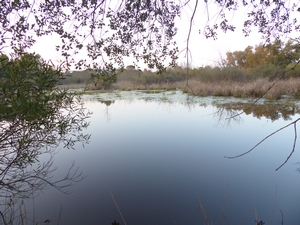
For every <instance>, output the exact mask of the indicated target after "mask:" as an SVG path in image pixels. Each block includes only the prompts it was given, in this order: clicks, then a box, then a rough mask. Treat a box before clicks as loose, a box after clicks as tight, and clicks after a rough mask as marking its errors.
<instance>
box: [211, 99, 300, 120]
mask: <svg viewBox="0 0 300 225" xmlns="http://www.w3.org/2000/svg"><path fill="white" fill-rule="evenodd" d="M215 106H216V107H217V108H218V110H223V114H224V113H225V112H226V114H228V116H227V118H233V117H234V116H235V115H237V114H239V113H240V112H244V113H245V114H246V115H250V114H252V115H253V116H254V117H257V118H262V117H266V118H268V119H271V120H272V121H275V120H278V119H280V118H283V119H284V120H291V119H292V118H291V116H293V115H295V114H297V113H300V110H299V107H298V106H297V105H295V104H269V103H267V104H254V105H253V104H249V103H240V102H231V103H224V104H215ZM223 116H224V115H223Z"/></svg>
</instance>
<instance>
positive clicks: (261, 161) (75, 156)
mask: <svg viewBox="0 0 300 225" xmlns="http://www.w3.org/2000/svg"><path fill="white" fill-rule="evenodd" d="M83 99H84V101H85V106H86V107H87V108H88V109H89V110H90V111H91V112H92V113H93V114H92V116H91V118H90V126H89V128H88V130H87V133H91V134H92V136H91V140H90V144H88V145H86V146H84V147H83V146H81V145H78V146H76V149H75V150H67V149H62V150H61V151H60V152H59V153H58V154H57V155H56V156H55V166H57V167H58V169H57V171H56V172H55V173H54V174H53V175H54V178H55V177H60V176H63V174H64V173H65V172H66V171H67V170H68V168H69V167H70V165H71V163H72V161H74V162H75V164H76V166H78V167H79V168H80V171H82V172H83V174H85V175H87V177H86V178H85V179H84V180H83V181H81V182H79V183H76V184H75V185H73V186H71V187H70V188H69V189H70V190H71V191H72V194H71V195H65V194H62V193H60V192H59V191H57V190H54V189H51V188H50V189H48V190H45V191H44V192H43V193H42V194H41V195H40V196H39V197H37V198H35V199H34V201H29V202H28V205H27V211H28V213H29V214H30V213H32V208H34V209H35V210H34V217H35V220H36V221H40V222H42V223H44V221H45V220H49V221H50V222H51V224H62V225H68V224H75V225H77V224H78V225H81V224H89V225H93V224H95V225H97V224H99V225H110V224H111V223H112V222H113V221H114V220H116V221H117V222H119V223H120V224H122V225H123V224H125V222H126V224H127V225H141V224H146V225H152V224H153V225H157V224H161V225H166V224H177V225H186V224H189V225H194V224H231V225H236V224H246V225H248V224H249V225H251V224H253V225H254V224H255V220H256V219H257V220H258V221H263V222H265V223H266V224H274V225H275V224H280V223H282V221H283V222H284V224H289V225H293V224H295V225H297V224H300V194H299V190H300V174H299V173H298V172H297V169H298V168H299V167H300V165H297V164H296V163H297V162H298V161H300V157H299V156H300V154H299V145H297V147H296V149H295V153H294V154H293V155H292V156H291V158H290V160H289V161H288V162H287V163H286V164H285V165H284V166H283V167H282V168H281V169H279V170H278V171H275V169H276V168H277V167H278V166H280V165H281V164H282V163H283V162H284V161H285V159H286V158H287V157H288V155H289V154H290V152H291V149H292V146H293V141H294V127H293V126H291V127H288V128H287V129H284V130H282V131H280V132H279V133H277V134H275V135H274V136H272V137H270V138H269V139H267V140H266V141H264V142H263V143H262V144H261V145H259V146H258V147H257V148H255V149H254V150H253V151H252V152H250V153H249V154H247V155H244V156H242V157H239V158H236V159H227V158H224V156H234V155H238V154H241V153H243V152H245V151H247V150H249V149H251V148H252V147H253V146H254V145H255V144H257V143H258V142H259V141H260V140H261V139H263V138H264V137H265V136H267V135H268V134H270V133H272V132H274V131H275V130H277V129H279V128H280V127H282V126H285V125H286V124H288V123H290V122H292V121H293V119H296V118H298V117H299V114H297V107H296V106H295V105H293V106H291V107H289V109H290V110H287V111H289V112H290V111H292V112H293V113H290V114H289V115H288V116H286V115H284V116H283V114H282V115H281V114H280V113H282V112H281V111H280V109H283V108H284V107H283V106H279V108H278V107H277V108H276V107H275V108H274V109H273V111H272V112H271V114H270V115H273V117H272V116H270V115H264V114H263V113H261V114H259V115H260V116H257V113H256V114H255V113H254V111H253V112H252V111H251V110H250V111H249V110H248V111H247V112H248V113H243V114H241V115H240V116H237V117H234V118H232V119H228V117H230V116H231V115H233V114H236V113H239V112H242V111H243V109H242V108H241V107H240V106H241V104H246V102H245V100H244V102H242V100H236V99H232V98H212V97H207V98H191V97H187V95H184V94H182V93H181V92H177V91H176V92H163V93H142V92H114V93H109V94H107V93H106V94H105V93H102V94H101V93H99V94H92V95H84V96H83ZM260 103H261V102H260ZM237 104H239V107H235V110H232V109H230V107H228V106H230V105H232V106H236V105H237ZM276 104H279V103H278V102H276ZM222 106H224V107H222ZM293 107H294V108H293ZM248 109H249V108H248ZM245 111H246V110H245ZM274 114H275V115H277V117H276V118H275V119H274ZM283 117H284V118H283ZM122 217H123V218H122ZM206 219H207V221H208V222H207V223H206V222H205V221H206Z"/></svg>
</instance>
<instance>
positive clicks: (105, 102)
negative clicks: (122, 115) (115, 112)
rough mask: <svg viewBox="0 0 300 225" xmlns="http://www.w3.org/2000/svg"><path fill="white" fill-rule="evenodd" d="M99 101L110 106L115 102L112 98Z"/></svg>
mask: <svg viewBox="0 0 300 225" xmlns="http://www.w3.org/2000/svg"><path fill="white" fill-rule="evenodd" d="M99 102H100V103H102V104H105V105H106V106H110V105H111V104H113V103H115V101H114V100H99Z"/></svg>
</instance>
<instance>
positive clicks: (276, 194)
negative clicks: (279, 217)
mask: <svg viewBox="0 0 300 225" xmlns="http://www.w3.org/2000/svg"><path fill="white" fill-rule="evenodd" d="M277 186H278V184H276V189H275V196H274V202H273V207H272V215H271V219H270V225H272V220H273V215H274V206H275V202H276V196H277Z"/></svg>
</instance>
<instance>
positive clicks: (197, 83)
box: [113, 78, 300, 100]
mask: <svg viewBox="0 0 300 225" xmlns="http://www.w3.org/2000/svg"><path fill="white" fill-rule="evenodd" d="M113 88H114V89H120V90H141V89H142V90H144V89H146V90H150V89H151V90H155V89H164V90H174V89H181V90H183V91H184V92H186V93H189V94H191V95H196V96H232V97H237V98H257V97H265V98H266V99H269V100H276V99H280V98H281V97H282V96H284V95H290V96H294V97H296V98H298V97H299V96H300V78H290V79H284V80H278V81H276V82H275V81H271V80H269V79H268V78H258V79H254V80H252V81H246V82H238V81H230V80H229V81H228V80H220V81H201V80H197V79H190V80H188V82H187V81H178V82H165V83H152V84H140V83H136V82H131V81H124V80H123V81H120V82H117V83H116V84H114V85H113Z"/></svg>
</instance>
